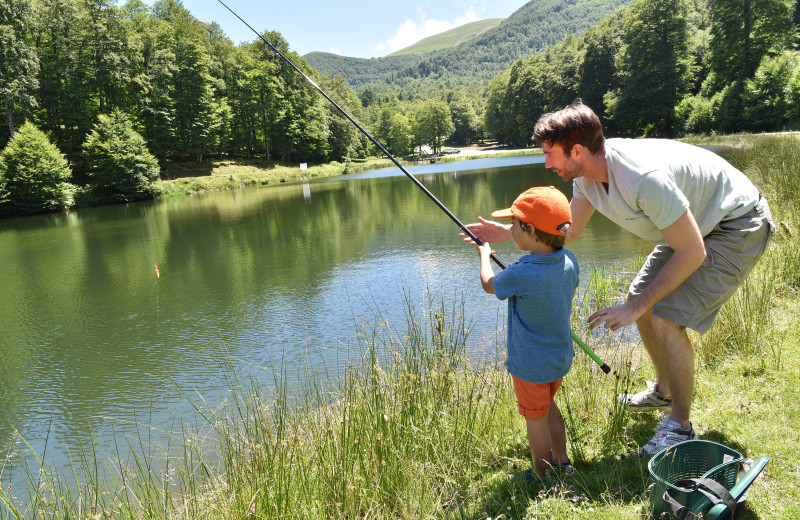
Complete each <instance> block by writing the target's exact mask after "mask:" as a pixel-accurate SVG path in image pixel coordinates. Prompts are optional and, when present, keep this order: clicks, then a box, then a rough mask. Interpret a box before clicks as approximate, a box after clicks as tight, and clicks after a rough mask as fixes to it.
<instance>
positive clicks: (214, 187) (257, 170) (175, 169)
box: [158, 147, 538, 197]
mask: <svg viewBox="0 0 800 520" xmlns="http://www.w3.org/2000/svg"><path fill="white" fill-rule="evenodd" d="M534 153H538V152H537V151H536V150H534V149H533V148H531V149H526V150H518V151H503V150H501V149H498V148H496V147H494V148H487V149H486V150H485V151H481V152H480V153H479V154H469V155H467V154H465V155H442V156H436V157H434V158H428V159H425V160H421V161H416V160H414V161H406V160H401V161H400V162H401V164H402V165H403V166H405V167H410V166H416V165H417V164H427V163H430V161H431V160H434V161H436V162H451V161H461V160H465V159H478V158H484V157H498V156H501V155H502V156H507V155H530V154H534ZM395 167H396V165H395V164H394V163H393V162H392V161H391V160H390V159H387V158H385V157H370V158H368V159H362V160H356V161H351V162H346V163H339V162H336V161H334V162H331V163H325V164H308V165H307V168H306V169H304V170H301V169H300V165H299V164H296V163H291V164H289V163H284V162H279V161H268V160H265V159H237V160H218V161H209V162H206V163H200V164H197V163H185V164H183V163H171V164H169V165H167V167H166V170H165V171H164V172H163V173H162V175H161V178H162V180H161V181H159V183H158V189H159V192H160V193H161V194H162V196H163V197H174V196H178V195H190V194H192V193H201V192H207V191H220V190H231V189H238V188H246V187H253V186H263V185H267V184H279V183H284V182H292V181H303V180H309V179H315V178H320V177H335V176H339V175H352V174H356V173H362V172H366V171H372V170H381V169H385V168H395Z"/></svg>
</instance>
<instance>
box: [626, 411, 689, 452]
mask: <svg viewBox="0 0 800 520" xmlns="http://www.w3.org/2000/svg"><path fill="white" fill-rule="evenodd" d="M695 439H697V433H695V431H694V428H692V423H689V429H688V430H684V429H683V428H681V425H680V424H678V423H677V422H675V421H673V420H672V419H670V418H669V417H664V420H663V421H661V424H659V425H658V428H657V429H656V434H655V435H653V438H652V439H650V441H649V442H648V443H647V444H645V445H644V448H642V449H640V450H639V456H641V457H644V456H646V455H655V454H656V453H658V452H659V451H661V450H663V449H664V448H666V447H667V446H672V445H673V444H677V443H679V442H683V441H693V440H695Z"/></svg>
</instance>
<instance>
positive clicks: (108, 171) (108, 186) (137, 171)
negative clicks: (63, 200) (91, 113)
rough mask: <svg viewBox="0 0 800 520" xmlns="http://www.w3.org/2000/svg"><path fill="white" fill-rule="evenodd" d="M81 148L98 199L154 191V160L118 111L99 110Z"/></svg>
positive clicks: (126, 198)
mask: <svg viewBox="0 0 800 520" xmlns="http://www.w3.org/2000/svg"><path fill="white" fill-rule="evenodd" d="M83 149H84V160H85V161H86V164H87V173H88V174H89V176H90V177H91V178H92V179H93V180H94V181H95V185H94V190H93V192H94V194H95V197H96V198H97V200H98V201H101V202H131V201H134V200H143V199H149V198H152V197H153V196H154V195H155V194H156V193H157V190H156V188H155V187H154V185H153V182H154V181H155V180H157V179H158V176H159V168H158V161H157V160H156V158H155V157H154V156H153V155H152V154H151V153H150V152H149V150H148V149H147V145H146V143H145V140H144V138H143V137H142V136H141V135H140V134H139V133H138V132H136V130H134V128H133V124H132V123H131V121H130V119H129V118H128V117H127V116H126V115H125V114H124V113H123V112H122V111H120V110H115V111H114V112H112V113H111V115H104V114H100V116H99V117H98V122H97V124H95V126H94V129H93V130H92V132H91V133H90V134H89V136H88V137H87V138H86V142H85V143H84V145H83Z"/></svg>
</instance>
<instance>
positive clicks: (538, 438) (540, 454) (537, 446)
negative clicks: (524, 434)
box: [525, 415, 551, 479]
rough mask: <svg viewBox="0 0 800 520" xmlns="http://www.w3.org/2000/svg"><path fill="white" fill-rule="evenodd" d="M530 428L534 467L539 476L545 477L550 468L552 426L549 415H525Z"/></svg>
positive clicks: (530, 444)
mask: <svg viewBox="0 0 800 520" xmlns="http://www.w3.org/2000/svg"><path fill="white" fill-rule="evenodd" d="M525 425H526V426H527V430H528V445H529V447H530V450H531V459H532V460H533V469H534V471H535V472H536V474H537V475H538V476H539V478H541V479H544V478H545V471H546V470H547V469H549V468H550V448H551V446H550V428H549V426H548V417H547V415H545V416H543V417H539V418H537V419H531V418H529V417H525Z"/></svg>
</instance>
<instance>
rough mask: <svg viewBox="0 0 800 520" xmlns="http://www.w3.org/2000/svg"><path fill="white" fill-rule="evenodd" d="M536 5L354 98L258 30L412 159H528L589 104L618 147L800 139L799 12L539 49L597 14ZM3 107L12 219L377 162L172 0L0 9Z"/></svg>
mask: <svg viewBox="0 0 800 520" xmlns="http://www.w3.org/2000/svg"><path fill="white" fill-rule="evenodd" d="M538 5H540V3H539V2H536V1H535V2H530V3H529V4H526V5H525V6H524V7H523V8H521V9H520V10H519V11H517V13H514V15H512V16H511V17H510V18H508V19H507V20H505V21H504V22H503V23H501V24H500V25H499V26H498V27H496V28H494V29H493V30H492V31H489V32H487V33H485V34H484V35H482V36H481V37H480V38H478V39H475V40H473V41H471V42H467V43H465V44H461V45H459V46H457V47H454V48H453V49H449V50H443V51H437V52H435V53H432V54H431V55H430V56H428V57H426V58H425V59H423V60H422V61H419V62H417V63H415V64H412V65H410V66H406V67H405V68H398V69H396V70H386V71H383V70H380V71H379V74H378V73H375V72H374V71H373V72H369V70H368V67H367V65H368V63H367V64H364V69H365V70H364V73H365V74H368V75H369V74H372V77H374V78H379V77H380V76H381V74H382V77H383V79H382V80H381V79H376V80H375V81H372V82H371V83H367V84H364V85H362V86H361V87H359V88H358V90H356V89H355V88H354V87H353V85H352V84H351V83H349V81H350V78H349V77H347V76H344V75H342V74H336V73H331V74H322V73H320V72H318V71H317V70H316V69H314V68H313V67H311V66H310V65H309V64H308V62H307V61H306V59H304V58H303V57H301V56H298V55H296V54H295V53H293V52H291V50H290V43H289V42H286V41H285V40H284V39H283V38H282V36H281V35H280V34H279V33H278V32H267V33H265V34H264V35H263V36H264V37H265V38H266V39H267V40H268V41H270V42H271V43H272V44H273V45H275V46H276V47H277V48H278V49H279V50H280V51H281V52H282V53H284V54H285V55H287V56H288V57H289V58H290V59H291V60H292V61H293V62H294V63H296V64H297V65H298V66H299V67H300V68H301V69H302V70H303V71H304V72H305V73H306V74H308V75H309V76H311V77H312V78H314V80H315V81H316V82H317V83H318V84H319V85H320V87H321V88H322V89H323V90H324V91H325V92H327V93H328V94H330V95H331V97H332V98H333V99H335V100H336V102H337V103H339V104H340V105H341V106H342V107H343V108H344V109H345V110H346V111H347V112H348V113H350V114H351V115H353V116H354V118H355V119H356V120H358V121H359V122H361V124H363V125H364V126H365V127H366V128H367V129H368V130H369V131H370V133H371V134H372V135H374V136H375V137H376V138H377V139H378V140H379V141H380V142H381V143H383V144H384V145H385V146H386V147H387V149H388V150H389V151H391V152H392V153H393V154H395V155H397V156H401V157H402V156H406V155H408V154H411V153H412V152H413V150H414V149H415V148H417V147H419V146H420V145H422V144H429V145H431V146H432V147H433V148H434V149H435V150H439V149H441V147H442V146H443V145H444V144H445V140H447V143H448V144H454V145H455V144H467V143H470V142H474V141H477V140H482V139H488V138H491V139H496V140H498V141H500V142H502V143H505V144H508V145H514V146H528V145H530V144H531V143H530V135H531V131H532V127H533V123H534V122H535V121H536V119H537V118H538V117H539V115H541V114H542V113H543V112H546V111H549V110H553V109H557V108H560V107H562V106H564V105H566V104H568V103H570V102H571V101H573V100H574V99H575V98H578V97H580V98H582V99H583V100H584V102H585V103H586V104H588V105H589V106H591V107H592V108H594V109H595V111H596V112H597V113H598V114H600V116H601V118H602V119H603V121H604V123H605V125H606V127H607V131H608V133H609V135H630V136H643V135H644V136H681V135H684V134H688V133H696V134H700V133H705V134H708V133H720V132H723V133H728V132H743V131H748V132H762V131H772V130H782V129H792V128H794V129H797V127H798V126H800V124H799V123H798V120H800V72H799V71H800V66H799V62H800V53H799V52H798V27H800V13H798V0H757V1H753V0H714V1H707V0H695V1H690V0H637V1H636V2H634V3H633V4H631V5H630V6H626V7H621V8H619V9H617V10H616V11H614V12H613V13H612V14H609V15H606V16H604V17H600V16H598V20H599V22H598V23H596V24H595V25H593V26H592V27H590V28H589V29H588V30H586V31H585V32H583V33H582V34H581V35H580V36H578V35H576V34H572V33H571V32H568V33H567V36H566V37H565V38H562V39H561V40H560V41H558V42H556V43H552V44H547V45H546V46H545V45H542V48H541V49H536V48H533V47H531V46H530V45H528V46H527V47H526V46H525V45H521V44H520V42H521V41H523V40H522V39H521V38H520V36H519V35H520V34H528V33H529V32H530V23H532V22H531V18H530V16H531V13H534V12H540V15H541V16H544V14H542V13H561V14H562V16H563V17H564V18H565V19H568V20H571V19H573V18H575V17H576V16H577V15H576V13H578V12H579V11H580V9H582V8H586V6H587V5H589V2H575V1H574V0H569V1H566V2H561V3H558V2H555V1H554V0H553V1H549V2H548V3H546V4H541V5H542V6H544V7H546V9H543V10H542V9H540V10H539V11H536V10H535V9H534V7H536V6H538ZM592 5H595V6H598V5H599V6H606V7H607V6H608V5H610V4H606V3H604V2H598V3H596V4H592ZM592 12H594V11H592ZM586 16H587V17H589V15H586ZM543 19H546V18H543ZM526 20H528V21H527V22H526ZM526 23H527V24H528V25H526ZM562 34H563V33H562ZM254 36H255V35H254ZM556 36H558V34H556V33H553V34H550V36H549V37H550V38H551V39H553V38H555V37H556ZM525 38H526V40H525V41H530V38H528V37H527V36H526V37H525ZM484 48H485V49H484ZM465 49H466V51H465ZM477 49H484V52H478V50H477ZM454 56H458V59H455V58H453V57H454ZM400 58H403V57H400ZM493 58H494V59H493ZM503 60H506V63H508V64H509V65H506V66H505V68H504V69H502V68H497V65H496V63H498V62H502V61H503ZM365 61H366V62H374V63H375V64H377V66H378V67H385V64H386V63H387V61H386V60H385V59H375V60H365ZM401 63H402V62H401ZM405 65H409V63H405ZM492 67H494V68H496V69H497V70H499V72H497V73H491V74H490V73H488V72H486V71H489V70H491V69H492ZM465 71H466V72H465ZM481 71H484V72H481ZM464 78H471V80H470V81H466V80H465V79H464ZM380 85H385V88H384V87H379V86H380ZM0 96H2V98H3V109H4V110H3V112H4V114H5V122H6V124H4V125H0V150H3V151H2V153H1V154H0V215H2V216H18V215H25V214H31V213H38V212H42V211H58V210H63V209H68V208H70V207H74V206H87V205H95V204H107V203H115V202H126V201H131V200H141V199H148V198H153V197H157V196H158V195H159V193H158V190H157V189H156V188H155V187H154V184H153V183H154V182H155V180H157V179H158V178H159V175H160V174H161V172H163V171H164V169H165V168H166V167H167V165H169V164H172V163H174V162H176V161H180V162H200V161H204V160H206V161H207V160H210V158H223V157H227V158H248V157H250V158H252V157H258V158H263V159H264V160H267V161H280V162H285V163H298V162H310V163H322V162H330V161H340V162H345V161H350V160H354V159H358V158H363V157H366V156H369V155H374V154H375V153H376V150H375V149H374V147H373V146H372V145H371V144H370V143H369V142H368V140H367V139H366V138H365V137H364V136H362V135H361V134H359V133H358V131H357V129H356V128H355V127H354V126H353V125H352V124H350V122H349V121H347V120H346V119H344V118H343V117H342V116H341V115H339V114H338V113H337V112H336V110H335V108H333V107H332V105H331V104H330V103H327V101H326V100H324V98H322V97H321V96H319V94H318V93H317V92H316V91H314V90H313V89H312V88H311V87H310V86H309V85H308V84H307V83H306V82H305V81H304V80H303V78H302V77H301V76H300V75H299V74H297V73H296V72H295V71H293V70H292V69H291V68H290V67H289V65H288V64H286V63H285V62H284V61H283V60H281V59H280V58H279V57H277V56H276V55H275V54H274V53H273V52H272V51H271V50H270V49H269V48H268V47H267V46H266V45H265V44H264V43H263V42H262V41H260V40H257V39H255V38H254V40H253V41H252V42H250V43H242V44H240V45H238V46H237V45H234V44H233V43H232V42H231V40H230V39H229V38H227V37H226V36H225V35H224V34H223V32H222V31H221V29H220V27H219V26H217V25H216V24H206V23H203V22H201V21H199V20H197V19H196V18H195V17H194V16H192V14H191V13H190V12H189V11H188V10H187V9H186V8H185V7H184V6H183V4H182V3H181V2H180V1H179V0H158V1H157V2H155V3H154V4H153V5H152V7H151V6H148V5H146V4H145V3H143V2H142V1H141V0H128V1H127V2H126V3H124V4H122V5H118V4H117V3H116V2H114V1H113V0H52V1H50V2H44V1H42V0H0Z"/></svg>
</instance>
